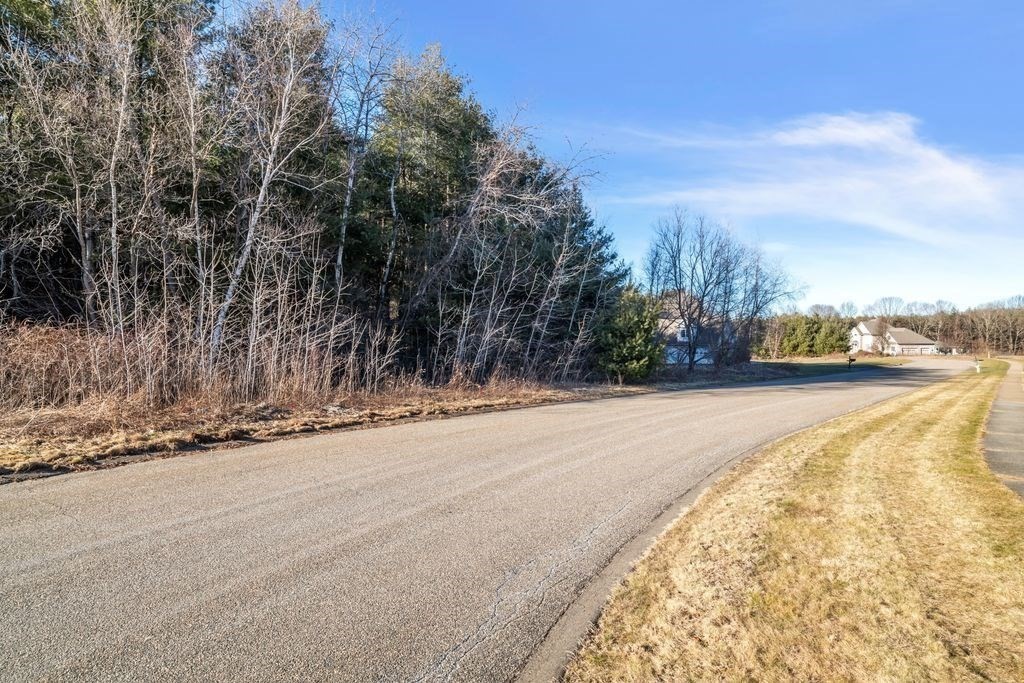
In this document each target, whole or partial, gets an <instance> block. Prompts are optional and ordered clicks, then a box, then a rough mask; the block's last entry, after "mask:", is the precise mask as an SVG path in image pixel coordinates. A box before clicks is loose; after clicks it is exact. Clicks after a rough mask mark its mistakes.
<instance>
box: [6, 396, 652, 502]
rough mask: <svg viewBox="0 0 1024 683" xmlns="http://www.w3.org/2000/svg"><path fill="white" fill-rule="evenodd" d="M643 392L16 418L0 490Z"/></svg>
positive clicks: (101, 408)
mask: <svg viewBox="0 0 1024 683" xmlns="http://www.w3.org/2000/svg"><path fill="white" fill-rule="evenodd" d="M645 391H649V389H646V388H643V387H631V386H621V387H620V386H607V385H584V386H579V387H551V386H545V385H540V384H534V383H529V382H495V383H492V384H490V385H486V386H475V385H466V386H447V387H436V388H435V387H425V386H410V387H406V388H403V389H400V390H396V391H393V392H391V393H389V394H359V395H353V396H347V397H345V398H344V399H343V400H341V401H339V402H337V403H333V404H330V405H325V406H315V405H314V406H310V405H292V406H286V405H264V404H261V405H238V406H223V407H220V408H217V409H213V410H211V409H210V408H209V407H207V406H201V405H196V406H192V405H187V404H183V405H176V406H173V407H171V408H166V409H163V410H159V411H154V410H147V409H144V408H136V407H133V406H132V405H130V404H121V403H117V402H100V403H98V404H85V405H81V406H77V407H74V408H60V409H45V408H44V409H34V410H22V411H16V412H12V413H9V414H7V415H4V416H2V417H0V483H4V482H5V481H13V480H17V479H19V478H23V477H25V476H34V475H38V474H40V473H48V472H63V471H75V470H88V469H96V468H100V467H109V466H115V465H120V464H124V463H126V462H132V461H136V460H141V459H146V458H153V457H166V456H169V455H175V454H179V453H182V452H188V451H194V450H199V449H204V448H212V447H224V446H230V445H239V444H245V443H252V442H258V441H268V440H273V439H280V438H288V437H291V436H297V435H302V434H308V433H314V432H320V431H331V430H342V429H358V428H361V427H368V426H373V425H378V424H387V423H395V422H401V421H408V420H417V419H431V418H437V417H444V416H450V415H463V414H471V413H479V412H485V411H491V410H502V409H507V408H515V407H521V406H530V405H540V404H544V403H555V402H560V401H574V400H584V399H590V398H602V397H609V396H622V395H629V394H635V393H642V392H645Z"/></svg>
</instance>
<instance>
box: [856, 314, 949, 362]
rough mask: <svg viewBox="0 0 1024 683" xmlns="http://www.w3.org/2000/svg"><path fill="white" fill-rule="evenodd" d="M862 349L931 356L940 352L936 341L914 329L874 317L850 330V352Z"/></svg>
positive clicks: (887, 354)
mask: <svg viewBox="0 0 1024 683" xmlns="http://www.w3.org/2000/svg"><path fill="white" fill-rule="evenodd" d="M861 351H863V352H865V353H881V354H884V355H886V356H930V355H932V354H936V353H938V348H937V345H936V343H935V341H933V340H931V339H929V338H928V337H925V336H922V335H920V334H918V333H917V332H914V331H913V330H908V329H907V328H905V327H893V326H891V325H889V324H888V323H886V322H885V321H884V320H881V319H880V318H872V319H871V320H864V321H862V322H859V323H857V326H856V327H854V328H853V329H852V330H850V353H858V352H861Z"/></svg>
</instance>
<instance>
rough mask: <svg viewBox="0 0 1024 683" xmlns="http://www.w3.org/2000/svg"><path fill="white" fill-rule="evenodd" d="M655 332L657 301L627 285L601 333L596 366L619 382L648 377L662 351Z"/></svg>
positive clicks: (640, 379) (656, 330) (655, 366)
mask: <svg viewBox="0 0 1024 683" xmlns="http://www.w3.org/2000/svg"><path fill="white" fill-rule="evenodd" d="M657 332H658V305H657V302H656V301H654V300H652V299H651V298H650V297H648V296H645V295H644V294H642V293H640V292H638V291H637V290H636V289H634V288H633V287H627V288H626V290H625V291H624V292H623V293H622V297H621V298H620V299H619V301H618V304H617V306H616V308H615V311H614V312H613V313H612V316H611V318H610V319H609V320H608V322H607V323H606V325H605V327H604V330H603V331H602V333H601V339H600V345H599V347H600V348H599V352H598V365H599V367H600V368H601V369H602V370H604V371H605V372H607V373H608V374H609V375H610V376H612V377H615V378H616V379H617V380H618V381H619V383H620V384H621V383H622V382H638V381H642V380H645V379H647V378H648V377H650V376H651V375H652V374H653V373H654V371H655V370H657V369H658V367H659V366H660V365H661V362H662V356H663V353H664V350H663V348H662V344H661V342H660V341H659V340H658V337H657Z"/></svg>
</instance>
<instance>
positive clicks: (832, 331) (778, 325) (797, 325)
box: [757, 296, 1024, 358]
mask: <svg viewBox="0 0 1024 683" xmlns="http://www.w3.org/2000/svg"><path fill="white" fill-rule="evenodd" d="M856 312H857V309H856V307H855V306H853V305H852V304H849V303H847V304H843V305H842V306H840V307H839V308H838V309H837V308H835V307H833V306H829V305H820V304H819V305H814V306H811V307H810V308H809V309H808V312H807V313H797V312H789V313H782V314H779V315H775V316H772V317H769V318H766V319H765V320H764V321H763V322H762V323H761V328H760V332H759V343H758V347H757V353H758V355H760V356H762V357H765V358H783V357H787V356H823V355H828V354H831V353H846V352H847V351H848V350H849V342H850V340H849V333H850V329H851V328H852V327H854V326H855V325H856V324H857V323H858V321H860V320H864V319H866V318H875V317H879V318H882V319H884V320H885V321H886V323H887V324H889V325H892V326H894V327H906V328H908V329H911V330H913V331H914V332H917V333H918V334H921V335H924V336H925V337H928V338H929V339H934V340H935V341H936V342H937V343H938V346H939V349H940V351H944V352H953V351H956V352H958V353H974V354H981V355H992V354H1010V355H1021V354H1024V296H1015V297H1010V298H1008V299H1004V300H1001V301H995V302H992V303H989V304H984V305H982V306H977V307H975V308H969V309H966V310H963V311H960V310H957V309H956V307H954V306H953V305H952V304H951V303H949V302H946V301H938V302H936V303H934V304H932V303H920V302H912V303H909V304H908V303H904V301H903V300H902V299H900V298H898V297H885V298H883V299H879V300H878V301H876V302H875V303H873V304H871V305H870V306H867V307H865V309H864V311H863V314H864V315H861V316H857V315H855V314H856Z"/></svg>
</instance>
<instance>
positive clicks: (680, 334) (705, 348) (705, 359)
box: [658, 313, 715, 365]
mask: <svg viewBox="0 0 1024 683" xmlns="http://www.w3.org/2000/svg"><path fill="white" fill-rule="evenodd" d="M658 327H659V332H660V334H661V339H662V341H663V342H664V344H665V362H666V363H667V364H669V365H684V364H685V363H686V362H687V358H686V353H687V350H688V348H689V339H688V337H687V335H686V328H685V327H684V326H683V325H682V324H681V323H680V321H679V319H678V318H673V317H672V316H670V315H669V314H667V313H662V314H661V316H660V321H659V326H658ZM698 340H699V341H698V343H697V353H696V355H695V360H696V364H697V365H711V364H712V363H714V362H715V358H714V354H713V352H712V344H713V343H714V341H715V337H714V333H713V332H712V331H710V330H704V331H702V332H701V334H700V336H699V337H698Z"/></svg>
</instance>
